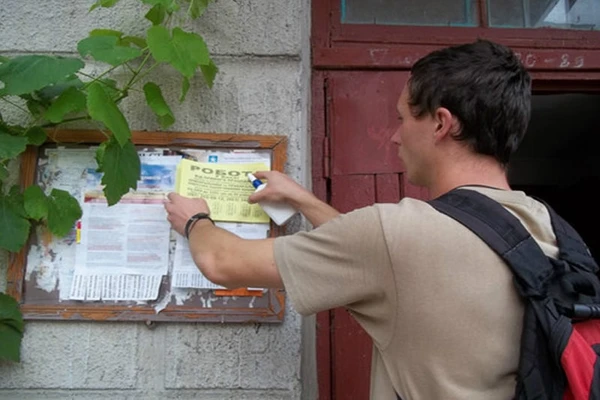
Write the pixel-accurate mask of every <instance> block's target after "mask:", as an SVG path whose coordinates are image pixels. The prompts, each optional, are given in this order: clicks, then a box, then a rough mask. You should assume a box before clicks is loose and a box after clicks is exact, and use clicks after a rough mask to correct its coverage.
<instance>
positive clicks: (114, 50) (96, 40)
mask: <svg viewBox="0 0 600 400" xmlns="http://www.w3.org/2000/svg"><path fill="white" fill-rule="evenodd" d="M119 41H120V38H119V37H116V36H112V35H110V36H90V37H88V38H85V39H83V40H81V41H80V42H79V43H78V44H77V51H79V54H81V56H82V57H85V56H86V55H88V54H90V55H91V56H92V57H93V58H94V59H95V60H96V61H102V62H105V63H108V64H110V65H112V66H113V67H116V66H117V65H121V64H123V63H125V62H127V61H131V60H133V59H135V58H138V57H139V56H141V55H142V51H141V50H140V49H137V48H135V47H127V46H120V45H119Z"/></svg>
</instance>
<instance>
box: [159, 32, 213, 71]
mask: <svg viewBox="0 0 600 400" xmlns="http://www.w3.org/2000/svg"><path fill="white" fill-rule="evenodd" d="M148 47H149V48H150V52H151V53H152V56H153V57H154V58H155V59H156V61H164V62H168V63H169V64H171V65H172V66H173V67H174V68H175V69H177V70H178V71H179V72H181V74H182V75H183V76H185V77H186V78H188V79H189V78H191V77H192V76H194V72H195V71H196V68H197V67H198V66H199V65H209V64H210V54H209V52H208V48H207V47H206V43H204V40H203V39H202V37H200V36H199V35H197V34H195V33H188V32H184V31H183V30H181V29H180V28H174V29H173V36H172V37H171V35H170V34H169V31H168V30H167V29H166V28H165V27H163V26H153V27H152V28H150V29H149V30H148Z"/></svg>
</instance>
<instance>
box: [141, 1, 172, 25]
mask: <svg viewBox="0 0 600 400" xmlns="http://www.w3.org/2000/svg"><path fill="white" fill-rule="evenodd" d="M166 17H167V10H166V9H165V8H164V7H163V6H162V5H161V4H157V5H155V6H154V7H152V8H151V9H150V10H148V12H147V13H146V15H144V18H146V19H147V20H148V21H150V22H152V25H160V24H162V23H163V21H164V20H165V18H166Z"/></svg>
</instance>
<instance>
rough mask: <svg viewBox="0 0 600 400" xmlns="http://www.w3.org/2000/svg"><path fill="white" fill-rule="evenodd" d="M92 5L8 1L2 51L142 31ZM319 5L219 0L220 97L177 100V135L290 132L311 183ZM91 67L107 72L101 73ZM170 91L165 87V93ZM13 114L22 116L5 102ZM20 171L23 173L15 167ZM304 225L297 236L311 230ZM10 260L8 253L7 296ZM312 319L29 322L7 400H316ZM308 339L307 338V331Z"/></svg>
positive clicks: (1, 19)
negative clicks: (312, 9) (313, 55)
mask: <svg viewBox="0 0 600 400" xmlns="http://www.w3.org/2000/svg"><path fill="white" fill-rule="evenodd" d="M92 3H93V1H92V0H89V1H81V0H47V1H38V0H2V4H1V5H0V38H2V40H0V54H3V55H9V56H10V55H17V54H24V53H32V52H35V53H53V54H64V55H69V54H71V53H73V52H74V51H75V48H76V43H77V42H78V41H79V40H80V39H82V38H84V37H86V36H87V32H88V31H90V30H91V29H93V28H96V27H104V28H109V27H110V28H113V29H119V30H122V31H125V32H128V33H133V34H135V33H140V32H143V31H144V30H145V29H146V28H147V27H148V26H149V25H148V24H146V23H145V22H144V21H143V20H142V16H143V13H144V12H145V9H146V8H145V7H143V6H141V5H140V2H139V1H138V0H121V2H120V3H119V4H118V5H117V6H116V7H114V8H113V9H109V10H107V9H100V10H96V11H94V12H92V13H91V14H88V12H87V10H88V9H89V7H90V5H91V4H92ZM308 3H309V1H308V0H296V1H273V0H235V1H234V0H216V1H215V3H213V4H211V6H210V7H209V9H208V11H207V13H206V14H205V15H204V16H203V17H202V18H201V19H200V20H199V21H197V22H195V23H194V24H193V26H190V27H191V28H193V30H194V31H196V32H198V33H200V34H202V35H203V36H204V38H205V40H206V41H207V44H208V46H209V48H210V49H211V52H212V54H213V56H214V59H215V61H216V63H217V65H218V66H219V68H220V73H219V74H218V76H217V79H216V81H215V85H214V88H213V89H212V90H210V89H208V88H206V87H205V85H204V84H203V83H202V79H201V78H199V79H197V80H196V82H195V83H194V84H193V85H192V88H191V89H190V92H189V93H188V97H187V100H186V101H185V103H183V104H182V105H174V104H176V103H177V102H176V99H177V97H178V95H179V90H180V79H179V78H178V76H177V75H176V74H174V73H172V71H171V70H170V69H169V68H163V69H162V70H156V71H155V73H153V76H152V77H151V78H152V79H153V80H155V81H159V82H160V83H161V85H162V86H163V88H165V87H166V88H167V90H166V97H167V99H168V100H169V101H170V102H171V104H173V105H174V106H173V107H172V108H173V111H174V113H175V115H176V118H177V122H176V124H175V125H174V126H172V127H171V128H170V129H171V130H173V131H203V132H239V133H260V134H283V135H287V136H288V138H289V147H288V164H287V166H286V170H287V172H288V173H289V174H290V175H292V176H293V177H294V178H296V179H297V180H298V181H300V182H303V183H306V184H308V182H310V179H309V178H310V171H309V170H308V166H309V162H308V158H309V150H308V132H307V125H308V124H307V120H308V117H307V113H308V111H307V110H308V93H309V76H310V64H309V56H308V48H309V46H308V32H309V14H310V13H309V4H308ZM88 70H90V72H92V71H93V70H103V69H100V66H94V65H91V66H89V67H88ZM163 90H164V89H163ZM124 107H125V110H124V111H125V114H126V116H127V117H128V119H129V121H130V123H131V127H132V129H134V130H144V129H148V130H158V125H157V124H156V122H155V118H154V117H153V116H152V115H151V113H150V112H149V110H148V109H147V107H146V106H145V104H144V100H143V98H141V97H140V96H136V95H134V96H132V98H128V99H127V101H126V103H125V104H124ZM0 111H1V112H2V113H3V115H4V116H5V118H6V117H8V118H12V119H17V120H18V119H19V118H22V117H20V116H19V114H18V111H16V110H12V109H10V108H8V107H6V106H4V105H0ZM13 171H15V175H16V171H17V168H13ZM302 227H303V224H302V221H300V219H299V218H296V220H295V221H294V224H293V226H292V230H298V229H302ZM7 260H8V255H7V254H6V253H1V252H0V291H3V290H5V289H6V267H7ZM312 324H313V321H312V320H308V321H303V320H302V318H301V317H300V316H299V315H298V314H296V313H295V312H294V311H293V310H292V309H291V308H290V306H289V303H288V309H287V310H286V316H285V321H284V322H283V324H280V325H262V326H260V327H256V326H245V325H210V324H174V323H169V324H158V326H157V327H156V328H155V329H154V330H149V329H147V328H146V327H145V326H144V325H143V324H138V323H87V322H27V323H26V334H25V338H24V341H23V346H22V362H21V363H20V364H1V365H0V399H105V398H113V399H128V400H129V399H300V398H314V397H315V385H314V364H313V363H314V358H313V357H312V356H308V357H303V356H302V355H303V353H306V352H308V353H309V354H310V353H312V349H313V336H312V331H313V329H312V328H313V325H312ZM303 330H304V331H305V332H307V334H306V335H303V334H302V333H301V332H302V331H303Z"/></svg>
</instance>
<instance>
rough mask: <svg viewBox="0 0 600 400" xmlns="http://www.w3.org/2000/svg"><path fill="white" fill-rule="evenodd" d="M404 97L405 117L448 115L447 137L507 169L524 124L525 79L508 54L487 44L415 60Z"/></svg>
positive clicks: (526, 120)
mask: <svg viewBox="0 0 600 400" xmlns="http://www.w3.org/2000/svg"><path fill="white" fill-rule="evenodd" d="M405 92H407V93H403V95H405V96H406V99H405V100H406V104H407V108H408V111H409V112H410V114H411V115H410V116H411V117H413V118H415V119H416V120H417V121H418V120H423V119H432V117H433V119H434V122H435V120H436V119H439V118H438V116H439V115H441V114H439V111H440V110H442V111H444V110H446V111H448V112H449V115H450V116H451V117H452V119H453V120H454V123H455V126H454V127H453V128H454V129H452V130H451V131H450V134H451V135H452V137H453V138H454V139H455V140H458V141H463V142H464V143H466V144H467V145H468V146H469V147H470V149H471V150H473V151H474V152H475V153H478V154H482V155H487V156H491V157H493V158H494V159H496V160H497V161H498V162H499V163H500V164H502V165H506V164H508V161H509V159H510V155H511V154H512V153H513V152H514V151H515V150H516V149H517V147H518V145H519V143H520V142H521V139H522V138H523V136H524V134H525V131H526V129H527V124H528V123H529V117H530V113H531V78H530V77H529V74H528V73H527V71H526V70H525V68H524V67H523V65H522V64H521V62H520V61H519V60H518V58H517V57H516V56H515V54H514V53H513V52H512V51H511V50H510V49H508V48H507V47H504V46H502V45H499V44H496V43H492V42H489V41H487V40H478V41H477V42H474V43H470V44H465V45H460V46H455V47H448V48H445V49H441V50H438V51H435V52H432V53H430V54H429V55H427V56H425V57H424V58H422V59H420V60H419V61H417V62H416V63H415V65H414V66H413V68H412V70H411V76H410V79H409V81H408V83H407V85H406V87H405ZM401 101H402V98H401V100H400V101H399V106H400V102H401Z"/></svg>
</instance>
